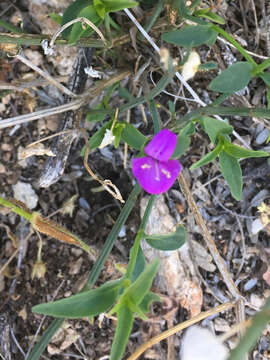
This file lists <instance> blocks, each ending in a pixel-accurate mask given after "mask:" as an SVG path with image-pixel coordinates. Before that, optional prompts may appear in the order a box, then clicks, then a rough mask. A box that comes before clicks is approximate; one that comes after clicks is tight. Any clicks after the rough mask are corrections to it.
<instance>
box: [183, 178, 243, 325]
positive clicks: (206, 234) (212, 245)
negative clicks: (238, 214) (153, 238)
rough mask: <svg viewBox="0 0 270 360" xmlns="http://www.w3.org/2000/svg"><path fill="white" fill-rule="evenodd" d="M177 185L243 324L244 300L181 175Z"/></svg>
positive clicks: (238, 320)
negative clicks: (234, 302)
mask: <svg viewBox="0 0 270 360" xmlns="http://www.w3.org/2000/svg"><path fill="white" fill-rule="evenodd" d="M178 182H179V185H180V187H181V189H182V192H183V194H184V196H185V198H186V200H187V202H188V205H189V207H190V209H191V211H192V213H193V214H194V217H195V219H196V222H197V224H198V225H199V226H200V228H201V230H202V236H203V238H204V241H205V242H206V244H207V246H208V249H209V251H210V253H211V255H212V257H213V259H214V261H215V263H216V265H217V267H218V269H219V271H220V273H221V275H222V277H223V280H224V282H225V284H226V286H227V288H228V289H229V291H230V293H231V295H232V296H233V298H234V300H236V301H237V304H236V316H237V322H243V321H245V304H244V299H243V298H242V296H241V294H240V292H239V290H238V288H237V287H236V285H235V283H234V282H233V280H232V277H231V274H230V273H229V271H228V269H227V267H226V264H225V262H224V260H223V259H222V257H221V256H220V254H219V252H218V250H217V247H216V244H215V241H214V240H213V238H212V236H211V234H210V232H209V230H208V228H207V226H206V224H205V222H204V220H203V218H202V216H201V214H200V212H199V209H198V207H197V205H196V203H195V201H194V198H193V196H192V194H191V192H190V190H189V187H188V184H187V182H186V180H185V178H184V175H183V173H180V175H179V177H178Z"/></svg>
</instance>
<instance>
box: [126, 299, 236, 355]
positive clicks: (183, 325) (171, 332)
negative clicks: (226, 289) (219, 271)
mask: <svg viewBox="0 0 270 360" xmlns="http://www.w3.org/2000/svg"><path fill="white" fill-rule="evenodd" d="M232 307H234V304H232V303H231V302H228V303H225V304H221V305H219V306H216V307H215V308H212V309H210V310H208V311H205V312H201V313H200V314H198V315H196V316H194V317H193V318H191V319H189V320H186V321H184V322H182V323H181V324H178V325H176V326H174V327H173V328H171V329H168V330H166V331H164V332H163V333H161V334H158V335H157V336H154V337H153V338H152V339H150V340H149V341H147V342H146V343H144V344H143V345H141V346H140V347H139V348H138V349H137V350H136V351H135V352H134V353H133V354H132V355H131V356H130V357H129V358H128V359H127V360H136V359H138V357H139V356H140V355H141V354H142V353H144V352H145V351H146V350H147V349H149V348H150V347H152V346H153V345H155V344H157V343H159V342H160V341H162V340H164V339H167V338H168V337H169V336H172V335H174V334H176V333H177V332H179V331H182V330H184V329H185V328H187V327H189V326H191V325H193V324H196V323H197V322H199V321H201V320H203V319H205V318H207V317H208V316H211V315H213V314H216V313H219V312H221V311H225V310H229V309H231V308H232Z"/></svg>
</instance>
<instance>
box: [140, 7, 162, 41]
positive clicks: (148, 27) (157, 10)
mask: <svg viewBox="0 0 270 360" xmlns="http://www.w3.org/2000/svg"><path fill="white" fill-rule="evenodd" d="M164 5H165V1H164V0H159V2H158V3H157V5H156V6H155V8H154V9H153V11H152V14H151V17H150V18H149V19H147V21H146V23H145V25H144V30H145V31H146V32H147V33H148V32H149V31H150V30H151V28H152V26H153V25H154V23H155V22H156V20H157V18H158V17H159V15H160V13H161V11H162V10H163V8H164ZM140 37H142V35H140Z"/></svg>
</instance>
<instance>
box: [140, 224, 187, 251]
mask: <svg viewBox="0 0 270 360" xmlns="http://www.w3.org/2000/svg"><path fill="white" fill-rule="evenodd" d="M186 237H187V234H186V229H185V228H184V226H182V225H178V226H177V228H176V230H175V232H173V233H169V234H164V235H160V234H157V235H147V234H144V238H145V240H146V242H147V243H148V244H149V245H150V246H151V247H153V248H154V249H158V250H163V251H169V250H177V249H179V248H180V247H181V246H183V245H184V243H185V242H186Z"/></svg>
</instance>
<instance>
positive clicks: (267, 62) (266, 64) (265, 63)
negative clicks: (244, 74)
mask: <svg viewBox="0 0 270 360" xmlns="http://www.w3.org/2000/svg"><path fill="white" fill-rule="evenodd" d="M269 66H270V59H267V60H264V61H263V62H262V63H261V64H260V65H257V67H256V69H255V71H253V72H252V75H253V76H256V75H257V74H259V73H261V72H263V71H264V70H265V69H267V68H268V67H269Z"/></svg>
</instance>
